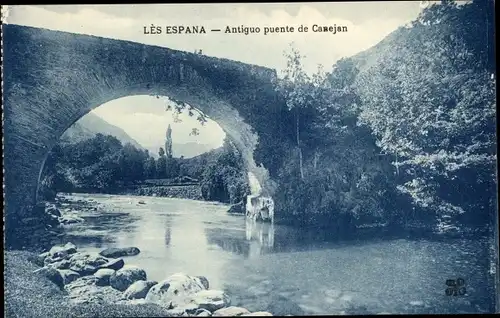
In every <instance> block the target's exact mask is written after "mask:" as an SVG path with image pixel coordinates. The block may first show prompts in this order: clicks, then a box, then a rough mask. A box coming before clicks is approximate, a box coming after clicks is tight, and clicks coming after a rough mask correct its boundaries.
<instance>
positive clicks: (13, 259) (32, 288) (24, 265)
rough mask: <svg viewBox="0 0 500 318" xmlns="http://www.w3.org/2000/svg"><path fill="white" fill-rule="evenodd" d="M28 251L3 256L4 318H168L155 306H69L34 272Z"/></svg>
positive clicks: (55, 287)
mask: <svg viewBox="0 0 500 318" xmlns="http://www.w3.org/2000/svg"><path fill="white" fill-rule="evenodd" d="M34 256H35V254H33V253H30V252H27V251H6V252H5V253H4V265H5V266H4V268H5V271H4V295H5V300H4V306H5V307H4V308H5V309H4V314H5V316H6V317H9V318H10V317H20V318H30V317H39V318H42V317H48V318H59V317H61V318H62V317H64V318H67V317H169V316H170V315H169V314H168V313H167V311H166V309H164V308H162V307H160V306H157V305H154V304H140V305H127V304H105V305H103V304H71V303H70V302H69V300H68V299H65V298H64V296H65V295H66V292H65V291H64V290H61V289H59V288H58V287H57V285H56V284H54V283H52V282H51V281H49V280H48V279H47V278H45V277H43V276H42V275H39V274H34V273H33V271H34V270H35V269H38V268H39V266H37V265H36V264H35V263H34V262H33V261H32V259H34Z"/></svg>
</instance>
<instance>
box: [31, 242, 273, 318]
mask: <svg viewBox="0 0 500 318" xmlns="http://www.w3.org/2000/svg"><path fill="white" fill-rule="evenodd" d="M37 263H39V264H42V265H44V267H42V268H40V269H38V270H36V271H35V272H36V273H39V274H41V275H42V276H44V277H46V278H47V279H48V280H50V281H52V282H53V283H55V284H56V285H57V286H58V287H59V288H60V289H61V290H64V291H66V292H67V294H68V295H67V296H65V297H66V298H68V299H69V300H70V302H71V303H73V304H92V305H95V304H99V305H106V304H109V305H111V304H130V305H158V306H160V307H162V308H163V309H165V310H166V313H167V314H166V316H200V317H202V316H205V317H208V316H226V317H227V316H261V315H266V316H272V315H271V314H270V313H267V312H257V313H251V312H250V311H248V310H247V309H245V308H242V307H229V306H230V304H231V299H230V297H229V295H228V294H227V293H226V292H224V291H222V290H211V289H209V281H208V279H207V278H206V277H204V276H190V275H186V274H184V273H176V274H173V275H171V276H170V277H168V278H167V279H165V280H163V281H161V282H159V283H157V282H156V281H151V280H147V274H146V272H145V271H144V270H143V269H141V268H139V267H137V266H133V265H124V261H123V259H111V260H110V259H107V258H106V257H104V256H102V255H100V254H97V253H95V254H92V253H82V252H79V251H77V248H76V246H75V245H74V244H72V243H67V244H65V245H57V246H54V247H52V248H51V249H50V250H49V251H47V252H45V253H42V254H40V255H39V256H38V258H37ZM115 268H116V269H117V270H116V269H115Z"/></svg>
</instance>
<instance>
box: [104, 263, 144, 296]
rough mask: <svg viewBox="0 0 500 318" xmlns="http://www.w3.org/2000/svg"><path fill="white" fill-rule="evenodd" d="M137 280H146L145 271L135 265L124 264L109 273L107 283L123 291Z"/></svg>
mask: <svg viewBox="0 0 500 318" xmlns="http://www.w3.org/2000/svg"><path fill="white" fill-rule="evenodd" d="M138 280H146V272H145V271H144V270H143V269H142V268H139V267H137V266H132V265H125V266H124V267H123V268H121V269H120V270H117V271H116V272H114V273H113V275H111V277H110V278H109V284H110V285H111V287H113V288H115V289H117V290H119V291H122V292H123V291H125V290H127V288H129V287H130V285H132V284H133V283H135V282H136V281H138Z"/></svg>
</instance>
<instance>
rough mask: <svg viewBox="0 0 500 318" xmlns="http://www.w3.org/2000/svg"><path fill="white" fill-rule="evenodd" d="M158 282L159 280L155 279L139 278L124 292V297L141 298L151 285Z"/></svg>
mask: <svg viewBox="0 0 500 318" xmlns="http://www.w3.org/2000/svg"><path fill="white" fill-rule="evenodd" d="M156 284H158V282H156V281H153V280H138V281H136V282H135V283H133V284H132V285H130V286H129V288H127V290H126V291H125V292H123V298H125V299H140V298H145V297H146V295H147V294H148V292H149V290H150V289H151V287H153V286H154V285H156Z"/></svg>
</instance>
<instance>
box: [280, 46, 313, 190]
mask: <svg viewBox="0 0 500 318" xmlns="http://www.w3.org/2000/svg"><path fill="white" fill-rule="evenodd" d="M285 57H286V59H287V67H286V69H285V70H284V71H283V78H282V79H281V80H280V81H279V82H278V85H277V87H276V88H277V90H278V91H279V92H281V93H282V94H283V96H284V98H285V101H286V105H287V107H288V110H289V111H293V112H294V113H295V142H296V146H297V153H298V158H299V172H300V178H301V180H304V168H303V165H304V159H303V149H302V139H301V128H303V127H304V126H305V127H307V121H305V120H304V119H306V118H307V117H305V115H306V113H307V112H308V111H310V109H311V108H312V106H313V105H312V103H314V101H315V100H316V97H317V96H316V94H317V89H316V86H315V84H318V83H321V80H318V81H313V80H311V79H310V77H309V76H308V75H307V73H306V72H305V71H304V69H303V68H302V62H301V61H302V58H303V57H304V56H302V55H301V54H300V52H299V51H298V50H297V49H295V48H294V47H293V45H291V52H290V53H285ZM318 71H319V73H320V72H321V68H320V69H319V70H318ZM303 117H304V118H303Z"/></svg>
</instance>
